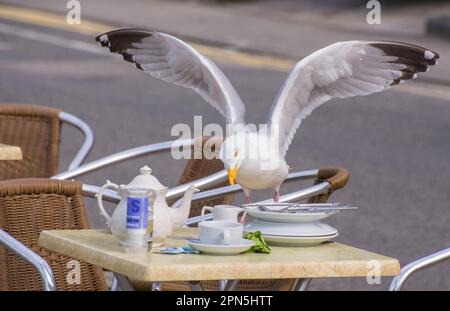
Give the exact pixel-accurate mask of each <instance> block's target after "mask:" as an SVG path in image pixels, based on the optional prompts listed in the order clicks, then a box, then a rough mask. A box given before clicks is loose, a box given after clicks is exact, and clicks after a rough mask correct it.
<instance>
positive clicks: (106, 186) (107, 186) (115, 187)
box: [96, 180, 119, 226]
mask: <svg viewBox="0 0 450 311" xmlns="http://www.w3.org/2000/svg"><path fill="white" fill-rule="evenodd" d="M106 189H113V190H115V191H116V192H118V191H119V186H118V185H116V184H115V183H112V182H110V181H109V180H106V184H104V185H103V186H102V188H101V189H100V191H99V192H98V194H97V195H96V197H97V204H98V208H99V209H100V215H102V216H103V217H105V219H106V223H107V224H108V226H109V225H110V224H111V216H109V214H108V213H107V212H106V210H105V208H104V207H103V192H105V190H106Z"/></svg>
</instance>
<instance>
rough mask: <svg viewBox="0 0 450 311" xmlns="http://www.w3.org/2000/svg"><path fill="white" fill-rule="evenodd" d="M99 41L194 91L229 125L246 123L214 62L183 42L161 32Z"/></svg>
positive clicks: (115, 34)
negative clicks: (218, 112) (217, 111)
mask: <svg viewBox="0 0 450 311" xmlns="http://www.w3.org/2000/svg"><path fill="white" fill-rule="evenodd" d="M96 40H97V41H98V42H100V44H101V45H102V46H105V47H108V48H109V50H110V51H111V52H113V53H118V54H122V56H123V58H124V60H126V61H129V62H131V63H134V64H135V65H136V67H137V68H138V69H141V70H143V71H144V72H146V73H148V74H150V75H151V76H152V77H155V78H158V79H161V80H164V81H166V82H169V83H173V84H176V85H179V86H182V87H185V88H191V89H193V90H194V91H195V92H197V93H198V94H200V96H201V97H202V98H203V99H204V100H206V101H207V102H208V103H209V104H211V105H212V106H213V107H215V108H216V109H217V110H219V111H220V113H221V114H222V115H223V116H224V117H226V119H227V122H228V123H231V124H244V117H245V107H244V104H243V103H242V100H241V99H240V97H239V95H238V94H237V92H236V90H235V89H234V88H233V86H232V85H231V83H230V81H229V80H228V79H227V77H226V76H225V75H224V74H223V72H222V71H221V70H220V69H219V68H218V67H217V66H216V65H215V64H214V63H213V62H212V61H211V60H209V59H208V58H206V57H204V56H202V55H201V54H200V53H198V52H197V51H196V50H194V49H193V48H192V47H191V46H189V45H188V44H186V43H185V42H183V41H181V40H180V39H178V38H175V37H173V36H171V35H168V34H165V33H161V32H149V31H145V30H139V29H120V30H114V31H110V32H107V33H104V34H102V35H100V36H98V37H97V38H96Z"/></svg>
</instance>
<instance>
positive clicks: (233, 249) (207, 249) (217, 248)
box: [187, 239, 255, 255]
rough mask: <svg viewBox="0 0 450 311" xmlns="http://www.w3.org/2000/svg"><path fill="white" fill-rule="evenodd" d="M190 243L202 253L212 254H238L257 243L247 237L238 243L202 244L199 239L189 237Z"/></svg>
mask: <svg viewBox="0 0 450 311" xmlns="http://www.w3.org/2000/svg"><path fill="white" fill-rule="evenodd" d="M187 242H188V244H189V245H190V246H191V247H192V248H195V249H196V250H198V251H200V252H201V253H205V254H211V255H237V254H240V253H243V252H246V251H248V250H249V249H250V247H252V246H253V245H255V242H253V241H251V240H247V239H242V240H241V243H239V244H237V245H214V244H202V243H200V240H198V239H188V240H187Z"/></svg>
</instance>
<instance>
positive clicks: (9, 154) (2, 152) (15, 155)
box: [0, 143, 22, 161]
mask: <svg viewBox="0 0 450 311" xmlns="http://www.w3.org/2000/svg"><path fill="white" fill-rule="evenodd" d="M2 160H22V150H21V148H20V147H17V146H10V145H5V144H2V143H0V161H2Z"/></svg>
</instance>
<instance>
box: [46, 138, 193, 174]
mask: <svg viewBox="0 0 450 311" xmlns="http://www.w3.org/2000/svg"><path fill="white" fill-rule="evenodd" d="M193 144H194V140H193V139H183V140H170V141H165V142H160V143H156V144H150V145H145V146H140V147H136V148H132V149H128V150H124V151H121V152H118V153H114V154H111V155H109V156H106V157H103V158H101V159H98V160H95V161H92V162H90V163H86V164H84V165H81V166H80V167H78V168H76V169H73V170H68V171H65V172H62V173H59V174H57V175H55V176H53V177H51V178H52V179H70V178H74V177H77V176H80V175H83V174H86V173H90V172H92V171H95V170H98V169H100V168H102V167H105V166H108V165H111V164H115V163H118V162H122V161H125V160H129V159H133V158H137V157H140V156H144V155H148V154H153V153H159V152H167V151H170V150H172V148H179V147H181V146H192V145H193Z"/></svg>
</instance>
